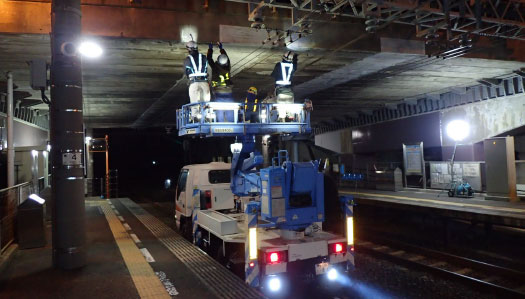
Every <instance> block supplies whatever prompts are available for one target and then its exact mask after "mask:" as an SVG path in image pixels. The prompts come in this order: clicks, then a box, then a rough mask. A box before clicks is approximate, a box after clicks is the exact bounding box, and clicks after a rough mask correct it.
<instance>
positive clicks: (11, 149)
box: [6, 72, 15, 187]
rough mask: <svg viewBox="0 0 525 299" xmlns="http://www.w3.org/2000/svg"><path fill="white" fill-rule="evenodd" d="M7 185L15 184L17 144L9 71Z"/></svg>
mask: <svg viewBox="0 0 525 299" xmlns="http://www.w3.org/2000/svg"><path fill="white" fill-rule="evenodd" d="M6 126H7V187H11V186H14V185H15V146H14V144H13V74H11V72H7V124H6Z"/></svg>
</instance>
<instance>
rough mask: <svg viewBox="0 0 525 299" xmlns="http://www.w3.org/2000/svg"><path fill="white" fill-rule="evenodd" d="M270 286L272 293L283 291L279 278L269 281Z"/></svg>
mask: <svg viewBox="0 0 525 299" xmlns="http://www.w3.org/2000/svg"><path fill="white" fill-rule="evenodd" d="M268 286H269V287H270V291H272V292H277V291H279V290H280V289H281V280H280V279H279V278H278V277H272V278H270V281H268Z"/></svg>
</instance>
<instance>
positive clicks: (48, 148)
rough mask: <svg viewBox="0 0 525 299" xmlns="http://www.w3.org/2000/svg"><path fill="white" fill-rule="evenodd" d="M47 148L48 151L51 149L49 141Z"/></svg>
mask: <svg viewBox="0 0 525 299" xmlns="http://www.w3.org/2000/svg"><path fill="white" fill-rule="evenodd" d="M46 150H47V151H48V152H50V151H51V144H49V143H48V144H47V146H46Z"/></svg>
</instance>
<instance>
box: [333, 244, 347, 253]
mask: <svg viewBox="0 0 525 299" xmlns="http://www.w3.org/2000/svg"><path fill="white" fill-rule="evenodd" d="M329 248H330V250H329V251H330V253H343V252H345V251H346V244H345V243H333V244H329Z"/></svg>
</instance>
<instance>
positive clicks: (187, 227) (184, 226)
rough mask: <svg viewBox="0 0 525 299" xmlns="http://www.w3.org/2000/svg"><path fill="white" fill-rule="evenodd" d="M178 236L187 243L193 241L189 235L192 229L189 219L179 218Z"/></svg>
mask: <svg viewBox="0 0 525 299" xmlns="http://www.w3.org/2000/svg"><path fill="white" fill-rule="evenodd" d="M179 232H180V234H181V235H182V236H183V237H184V238H185V239H186V240H189V241H193V237H192V235H191V232H192V227H191V221H190V218H189V217H184V216H181V217H180V227H179Z"/></svg>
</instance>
